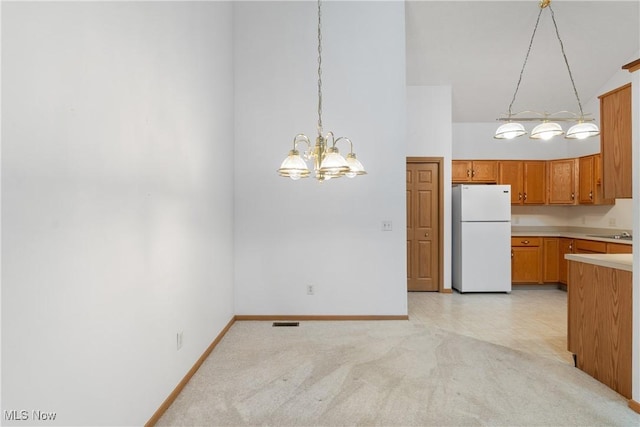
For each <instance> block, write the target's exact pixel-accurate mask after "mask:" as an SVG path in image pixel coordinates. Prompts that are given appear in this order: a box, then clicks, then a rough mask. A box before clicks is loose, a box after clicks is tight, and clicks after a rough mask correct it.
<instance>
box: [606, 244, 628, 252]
mask: <svg viewBox="0 0 640 427" xmlns="http://www.w3.org/2000/svg"><path fill="white" fill-rule="evenodd" d="M607 253H608V254H630V253H633V246H631V245H625V244H623V243H607Z"/></svg>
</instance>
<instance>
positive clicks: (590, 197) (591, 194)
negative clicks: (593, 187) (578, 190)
mask: <svg viewBox="0 0 640 427" xmlns="http://www.w3.org/2000/svg"><path fill="white" fill-rule="evenodd" d="M589 200H593V191H589Z"/></svg>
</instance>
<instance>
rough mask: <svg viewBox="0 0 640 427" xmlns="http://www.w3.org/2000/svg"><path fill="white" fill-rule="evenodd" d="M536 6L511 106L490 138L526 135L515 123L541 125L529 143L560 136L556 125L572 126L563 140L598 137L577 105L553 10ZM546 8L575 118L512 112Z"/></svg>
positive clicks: (545, 1) (544, 1)
mask: <svg viewBox="0 0 640 427" xmlns="http://www.w3.org/2000/svg"><path fill="white" fill-rule="evenodd" d="M539 6H540V12H539V13H538V19H537V20H536V25H535V27H534V28H533V34H532V35H531V40H530V41H529V49H528V50H527V55H526V56H525V58H524V64H522V69H521V71H520V77H519V78H518V83H517V85H516V90H515V92H514V93H513V98H511V103H510V104H509V111H508V113H507V115H506V117H499V118H498V119H497V120H499V121H503V122H506V123H505V124H503V125H501V126H499V127H498V129H497V130H496V133H495V135H494V136H493V137H494V138H496V139H513V138H517V137H519V136H522V135H525V134H526V133H527V131H526V130H525V128H524V126H523V125H522V124H520V123H519V122H542V123H541V124H539V125H538V126H536V127H535V128H533V130H532V131H531V135H530V136H529V137H530V138H531V139H541V140H545V141H547V140H549V139H551V138H553V137H554V136H559V135H562V134H564V130H562V127H561V126H560V125H559V124H558V123H557V122H576V124H575V125H573V126H572V127H570V128H569V130H568V131H567V133H566V134H565V138H566V139H585V138H588V137H591V136H596V135H599V134H600V129H598V126H597V125H596V124H595V123H591V122H593V121H594V119H593V118H591V117H589V116H590V114H588V113H587V114H585V113H584V112H583V111H582V103H581V102H580V97H579V96H578V90H577V89H576V84H575V82H574V81H573V74H572V73H571V67H569V61H568V60H567V55H566V54H565V52H564V44H563V43H562V39H561V38H560V32H559V31H558V25H557V24H556V18H555V15H554V13H553V9H552V8H551V0H541V1H540V4H539ZM546 8H548V9H549V12H550V13H551V20H552V21H553V27H554V28H555V30H556V37H557V38H558V42H559V43H560V50H561V51H562V57H563V58H564V63H565V65H566V66H567V71H568V72H569V79H571V85H572V86H573V93H574V94H575V95H576V100H577V101H578V108H579V109H580V113H577V114H576V113H572V112H570V111H559V112H557V113H547V112H542V113H540V112H536V111H522V112H519V113H514V112H513V111H512V107H513V103H514V101H515V100H516V95H517V94H518V89H519V88H520V82H522V74H523V73H524V69H525V67H526V65H527V60H528V59H529V54H530V53H531V46H532V45H533V39H534V38H535V36H536V31H537V30H538V23H539V22H540V16H541V15H542V12H543V11H544V10H545V9H546Z"/></svg>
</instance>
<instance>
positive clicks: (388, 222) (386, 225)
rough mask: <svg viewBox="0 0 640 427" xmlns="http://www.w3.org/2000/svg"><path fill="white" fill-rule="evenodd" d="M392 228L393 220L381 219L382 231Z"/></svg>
mask: <svg viewBox="0 0 640 427" xmlns="http://www.w3.org/2000/svg"><path fill="white" fill-rule="evenodd" d="M392 230H393V222H391V220H388V219H387V220H384V221H382V231H392Z"/></svg>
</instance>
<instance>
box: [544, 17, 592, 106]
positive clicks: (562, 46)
mask: <svg viewBox="0 0 640 427" xmlns="http://www.w3.org/2000/svg"><path fill="white" fill-rule="evenodd" d="M549 10H550V11H551V20H552V21H553V26H554V27H555V29H556V36H557V37H558V42H560V50H561V51H562V57H563V58H564V63H565V64H566V65H567V71H568V72H569V79H571V86H573V93H574V94H575V95H576V100H577V101H578V108H580V118H584V112H583V111H582V103H581V102H580V97H579V96H578V89H576V83H575V82H574V81H573V74H572V73H571V67H569V60H568V59H567V55H566V53H565V52H564V44H563V43H562V39H561V38H560V32H559V31H558V25H557V24H556V18H555V14H554V13H553V8H552V7H551V5H549Z"/></svg>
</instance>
